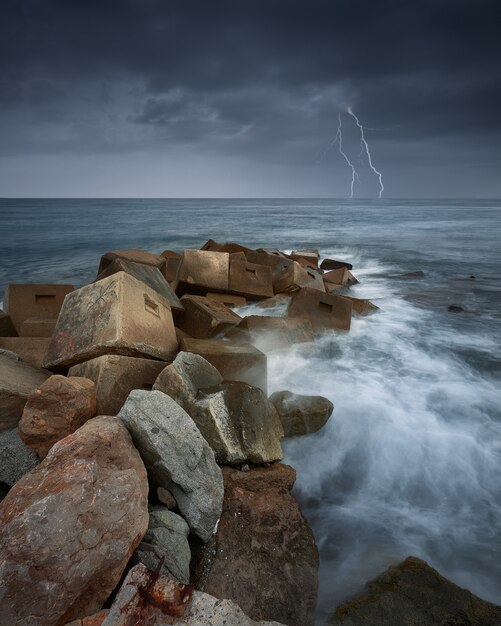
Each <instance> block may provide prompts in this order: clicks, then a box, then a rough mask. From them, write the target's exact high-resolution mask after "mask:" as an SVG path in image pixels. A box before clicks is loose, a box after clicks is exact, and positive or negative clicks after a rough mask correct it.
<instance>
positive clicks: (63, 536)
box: [0, 416, 148, 626]
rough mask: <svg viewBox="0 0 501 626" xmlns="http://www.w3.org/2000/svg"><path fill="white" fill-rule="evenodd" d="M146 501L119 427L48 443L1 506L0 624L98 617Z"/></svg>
mask: <svg viewBox="0 0 501 626" xmlns="http://www.w3.org/2000/svg"><path fill="white" fill-rule="evenodd" d="M147 495H148V482H147V476H146V470H145V467H144V465H143V462H142V461H141V458H140V456H139V454H138V453H137V451H136V449H135V448H134V446H133V445H132V440H131V438H130V436H129V433H128V432H127V429H126V428H125V427H124V426H123V424H122V422H121V420H119V419H118V418H115V417H103V416H101V417H96V418H94V419H92V420H89V421H88V422H86V423H85V424H84V425H83V426H82V427H81V428H80V429H79V430H77V432H75V433H73V434H72V435H69V436H68V437H66V438H65V439H62V440H61V441H59V442H58V443H56V444H55V445H54V446H53V447H52V448H51V450H50V451H49V453H48V455H47V457H46V458H45V460H44V461H43V462H42V463H41V464H40V465H38V466H37V467H36V468H35V469H33V470H32V471H31V472H30V473H29V474H26V475H25V476H23V478H21V479H20V480H19V481H18V482H17V483H16V484H15V485H14V487H13V488H12V489H11V490H10V491H9V493H8V494H7V496H6V498H5V499H4V500H3V502H2V503H1V504H0V527H1V528H2V533H1V535H0V623H1V624H9V626H16V625H19V626H21V625H23V626H24V625H26V624H30V626H59V625H62V624H66V623H67V622H69V621H71V620H73V619H77V618H81V617H84V616H86V615H90V614H92V613H94V612H96V611H98V610H99V609H100V608H101V606H102V604H103V602H104V601H105V600H106V598H107V597H108V596H109V594H110V593H111V592H112V590H113V589H114V587H115V586H116V585H117V583H118V582H119V580H120V576H121V575H122V572H123V570H124V568H125V566H126V564H127V562H128V560H129V558H130V556H131V555H132V553H133V551H134V550H135V548H136V547H137V545H138V544H139V542H140V540H141V538H142V536H143V535H144V533H145V532H146V529H147V528H148V508H147Z"/></svg>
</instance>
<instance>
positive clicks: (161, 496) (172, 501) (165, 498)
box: [157, 487, 177, 509]
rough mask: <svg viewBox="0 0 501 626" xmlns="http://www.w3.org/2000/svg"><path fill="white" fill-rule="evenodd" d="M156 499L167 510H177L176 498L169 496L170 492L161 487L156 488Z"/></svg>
mask: <svg viewBox="0 0 501 626" xmlns="http://www.w3.org/2000/svg"><path fill="white" fill-rule="evenodd" d="M157 498H158V501H159V502H161V503H162V504H163V505H164V506H166V507H167V508H168V509H175V508H177V502H176V498H174V496H173V495H172V494H171V492H170V491H167V489H164V488H163V487H157Z"/></svg>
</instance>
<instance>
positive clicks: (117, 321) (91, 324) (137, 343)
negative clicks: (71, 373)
mask: <svg viewBox="0 0 501 626" xmlns="http://www.w3.org/2000/svg"><path fill="white" fill-rule="evenodd" d="M176 353H177V339H176V332H175V330H174V322H173V320H172V312H171V309H170V305H169V302H168V301H167V300H166V299H165V298H162V296H160V295H159V294H158V293H156V291H153V289H151V288H150V287H148V286H147V285H145V284H144V283H142V282H140V281H139V280H137V279H136V278H134V277H133V276H131V275H130V274H127V273H126V272H118V273H117V274H113V275H112V276H109V277H108V278H103V280H100V281H98V282H97V283H93V284H91V285H87V286H85V287H82V288H81V289H78V290H77V291H74V292H73V293H71V294H69V295H68V297H67V298H66V299H65V301H64V305H63V308H62V309H61V313H60V315H59V318H58V321H57V326H56V330H55V332H54V335H53V337H52V340H51V343H50V346H49V350H48V352H47V357H46V361H45V366H46V367H51V368H54V367H69V366H71V365H76V364H77V363H81V362H83V361H88V360H89V359H92V358H95V357H98V356H101V355H102V354H122V355H124V356H138V357H151V358H155V359H159V360H163V361H171V360H172V359H173V358H174V356H175V354H176Z"/></svg>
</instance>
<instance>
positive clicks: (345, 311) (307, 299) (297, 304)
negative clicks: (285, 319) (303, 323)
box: [287, 287, 353, 332]
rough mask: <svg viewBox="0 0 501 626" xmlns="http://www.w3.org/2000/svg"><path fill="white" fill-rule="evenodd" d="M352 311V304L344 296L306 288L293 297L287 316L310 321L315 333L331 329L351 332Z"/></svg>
mask: <svg viewBox="0 0 501 626" xmlns="http://www.w3.org/2000/svg"><path fill="white" fill-rule="evenodd" d="M352 309H353V304H352V302H351V301H350V300H348V299H346V298H343V297H342V296H335V295H333V294H326V293H322V292H320V291H318V289H310V288H308V287H305V288H304V289H301V291H298V292H297V293H295V294H294V295H293V296H292V298H291V301H290V304H289V309H288V312H287V314H288V316H289V317H300V318H305V319H308V320H309V321H310V322H311V325H312V326H313V330H314V331H315V332H322V331H324V330H327V329H329V328H335V329H340V330H349V329H350V324H351V312H352Z"/></svg>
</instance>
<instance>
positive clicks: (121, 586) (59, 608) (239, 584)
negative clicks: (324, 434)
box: [0, 240, 501, 626]
mask: <svg viewBox="0 0 501 626" xmlns="http://www.w3.org/2000/svg"><path fill="white" fill-rule="evenodd" d="M352 269H353V268H352V267H351V265H350V264H348V263H345V262H343V261H339V260H334V259H323V260H321V259H320V255H319V252H318V251H317V250H299V251H294V252H292V253H291V254H286V253H284V252H282V251H280V250H277V249H268V248H260V249H257V250H253V249H250V248H247V247H245V246H242V245H240V244H236V243H226V244H220V243H217V242H215V241H213V240H209V241H208V242H207V243H205V244H204V245H203V246H202V247H201V249H200V250H195V249H187V250H184V251H182V252H175V251H171V250H166V251H164V252H163V253H162V254H161V255H155V254H151V253H149V252H146V251H143V250H115V251H112V252H108V253H106V254H104V255H103V256H102V258H101V260H100V263H99V267H98V271H97V277H96V279H95V281H94V282H93V283H91V284H89V285H85V286H83V287H81V288H79V289H75V288H74V287H73V286H72V285H31V284H27V285H9V286H8V287H7V290H6V294H5V301H4V309H5V311H0V490H1V496H2V498H3V499H2V502H1V503H0V528H1V534H0V625H3V624H5V625H7V624H8V625H11V624H12V625H15V624H19V625H21V624H23V625H24V624H29V625H44V626H45V625H47V626H52V625H58V626H59V625H61V626H63V625H65V624H72V625H76V624H81V625H82V626H83V625H86V626H97V625H99V624H103V625H104V626H110V625H122V626H127V625H132V624H148V625H153V624H158V625H161V624H189V625H192V626H195V625H200V626H202V625H203V624H204V625H209V624H226V625H227V626H231V625H235V626H238V625H242V626H244V625H249V626H251V625H252V624H261V625H263V626H264V625H265V624H270V625H271V624H275V625H276V626H279V625H280V624H282V625H287V626H308V625H313V624H314V622H315V606H316V594H317V578H318V566H319V557H318V550H317V547H316V545H315V541H314V537H313V533H312V531H311V529H310V528H309V526H308V524H307V522H306V520H305V519H304V517H303V516H302V514H301V511H300V508H299V505H298V503H297V502H296V500H295V499H294V497H293V495H292V494H291V490H292V487H293V485H294V481H295V471H294V470H293V469H292V468H291V467H289V466H287V465H285V464H283V463H281V460H282V458H283V454H282V448H281V440H282V438H283V437H284V436H285V437H293V436H294V437H295V436H301V435H305V434H308V433H312V432H315V431H317V430H319V429H320V428H322V427H323V426H324V425H325V424H326V422H327V421H328V419H329V418H330V417H331V415H332V413H333V410H334V407H333V405H332V403H331V402H330V401H329V400H328V399H327V398H322V397H320V396H299V395H297V394H294V393H293V390H283V391H280V392H277V393H274V394H272V395H271V396H269V395H268V382H267V353H270V352H277V351H278V352H283V355H284V359H286V355H287V350H289V349H290V348H292V347H294V346H296V345H298V344H305V345H307V344H309V343H314V341H315V337H316V336H318V335H319V334H323V333H327V332H348V331H349V329H350V325H351V320H352V316H356V315H368V314H371V313H374V312H376V311H377V307H376V306H375V305H374V304H373V303H371V302H370V301H368V300H361V299H357V298H354V297H352V296H350V294H349V288H350V285H353V284H355V283H356V282H357V279H356V278H355V276H354V275H353V274H352V272H351V270H352ZM249 304H254V305H255V306H256V307H258V308H259V309H260V313H261V312H262V313H263V314H262V315H261V314H259V315H254V314H251V315H245V314H244V312H245V310H246V307H247V305H249ZM277 311H279V312H280V313H281V315H277ZM284 366H285V365H284ZM334 584H335V581H333V585H334ZM329 623H332V624H337V623H339V624H344V625H345V626H351V625H353V626H355V625H359V624H372V625H374V626H377V625H378V624H381V625H382V624H391V625H393V624H394V625H395V626H397V625H398V626H405V625H406V624H409V625H411V624H423V625H424V626H426V625H428V624H430V625H432V624H444V625H445V624H452V623H455V624H456V623H457V624H465V625H466V624H472V625H476V624H479V625H485V626H487V625H491V624H492V625H494V624H500V623H501V608H499V607H496V606H495V605H492V604H490V603H488V602H485V601H483V600H480V599H479V598H476V597H475V596H473V595H472V594H470V593H469V592H468V591H466V590H463V589H460V588H459V587H457V586H456V585H454V584H453V583H451V582H449V581H447V580H445V579H444V578H442V577H441V576H440V575H439V574H438V573H437V572H435V571H434V570H433V569H432V568H430V567H429V566H428V565H427V564H426V563H424V562H422V561H419V560H418V559H413V558H411V559H407V560H406V561H404V562H403V563H401V564H400V565H398V566H396V567H393V568H390V570H388V572H386V573H384V574H383V575H382V576H380V577H379V578H377V579H375V580H374V581H371V582H370V583H369V584H368V587H367V591H366V592H364V593H363V594H361V595H359V596H356V597H355V598H353V599H351V600H348V601H347V602H345V603H344V604H343V605H342V606H340V607H338V608H337V610H336V611H335V613H334V614H333V615H332V617H331V618H330V621H329Z"/></svg>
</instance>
